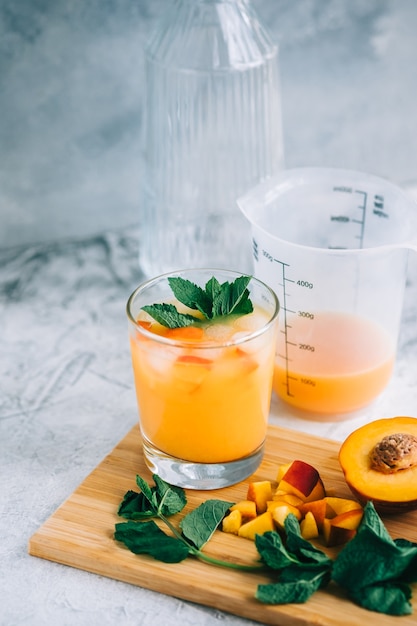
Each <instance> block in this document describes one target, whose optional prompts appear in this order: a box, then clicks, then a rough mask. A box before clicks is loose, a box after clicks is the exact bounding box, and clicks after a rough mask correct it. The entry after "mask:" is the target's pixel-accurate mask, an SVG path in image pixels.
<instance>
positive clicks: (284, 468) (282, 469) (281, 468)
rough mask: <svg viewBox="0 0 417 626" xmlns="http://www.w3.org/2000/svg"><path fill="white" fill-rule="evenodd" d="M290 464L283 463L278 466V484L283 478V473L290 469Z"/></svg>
mask: <svg viewBox="0 0 417 626" xmlns="http://www.w3.org/2000/svg"><path fill="white" fill-rule="evenodd" d="M291 463H292V461H291ZM291 463H285V464H284V465H279V466H278V472H277V483H279V482H280V481H281V479H282V477H283V476H284V474H285V472H286V471H287V470H288V468H289V467H290V465H291Z"/></svg>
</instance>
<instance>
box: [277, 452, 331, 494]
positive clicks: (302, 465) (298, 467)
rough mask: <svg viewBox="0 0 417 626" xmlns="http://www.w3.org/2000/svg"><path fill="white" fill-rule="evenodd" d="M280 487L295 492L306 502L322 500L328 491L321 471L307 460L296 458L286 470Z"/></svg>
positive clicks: (288, 491)
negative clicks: (325, 488) (321, 476)
mask: <svg viewBox="0 0 417 626" xmlns="http://www.w3.org/2000/svg"><path fill="white" fill-rule="evenodd" d="M278 489H280V490H283V491H286V492H287V493H293V494H295V495H296V496H298V497H299V498H301V499H302V500H303V501H304V502H311V501H312V500H320V498H324V497H325V495H326V493H325V490H324V485H323V482H322V480H321V478H320V474H319V472H318V471H317V470H316V468H315V467H313V466H312V465H310V464H309V463H306V462H305V461H299V460H295V461H293V462H292V463H291V465H290V467H289V468H288V469H287V471H286V472H285V474H284V476H283V477H282V479H281V480H280V482H279V484H278Z"/></svg>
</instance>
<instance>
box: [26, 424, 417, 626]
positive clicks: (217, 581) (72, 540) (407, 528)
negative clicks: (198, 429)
mask: <svg viewBox="0 0 417 626" xmlns="http://www.w3.org/2000/svg"><path fill="white" fill-rule="evenodd" d="M338 449H339V444H338V443H336V442H333V441H329V440H326V439H321V438H318V437H313V436H311V435H305V434H303V433H299V432H294V431H291V430H286V429H282V428H277V427H274V426H270V427H269V431H268V438H267V444H266V452H265V457H264V460H263V462H262V464H261V466H260V467H259V469H258V471H257V472H256V474H254V475H253V476H251V477H250V479H247V480H246V481H243V482H242V483H239V484H238V485H234V486H232V487H228V488H226V489H222V490H217V491H209V492H207V491H190V490H187V499H188V504H187V507H186V509H185V511H184V512H187V511H188V510H190V509H192V508H195V507H196V506H198V505H199V504H200V503H201V502H202V501H204V500H206V499H208V498H219V499H223V500H227V501H237V500H240V499H244V498H245V496H246V491H247V484H248V482H249V480H274V479H275V476H276V471H277V466H278V465H279V464H282V463H287V462H289V461H292V460H293V459H296V458H299V459H302V460H304V461H307V462H309V463H311V464H313V465H314V466H315V467H317V469H318V470H319V471H320V474H321V476H322V478H323V480H324V483H325V486H326V488H327V489H328V490H332V491H334V492H335V493H336V494H337V495H339V496H345V497H351V494H350V492H349V489H348V488H347V486H346V484H345V482H344V479H343V475H342V473H341V470H340V468H339V464H338V460H337V454H338ZM136 474H140V475H141V476H143V477H144V478H146V479H148V480H151V475H150V473H149V470H148V469H147V467H146V465H145V462H144V459H143V455H142V452H141V438H140V433H139V428H138V427H137V426H135V427H134V428H132V430H131V431H130V432H129V433H128V434H127V435H126V437H124V439H122V441H120V443H119V444H118V445H117V446H116V447H115V448H114V450H112V452H111V453H110V454H109V455H108V456H106V457H105V459H103V461H102V462H101V463H100V464H99V465H98V466H97V467H96V469H95V470H94V471H93V472H92V473H91V474H90V475H89V476H87V478H86V479H85V480H84V482H83V483H82V484H81V485H80V486H79V487H78V488H77V489H76V490H75V492H74V493H73V494H72V495H71V496H70V497H69V498H68V499H67V500H66V501H65V502H64V503H63V504H62V505H61V506H60V507H59V508H58V509H57V511H56V512H55V513H54V514H53V515H52V516H51V517H50V518H49V519H48V520H47V521H46V522H45V523H44V524H43V526H42V527H41V528H40V529H39V530H38V531H37V532H36V533H35V534H34V535H33V536H32V537H31V539H30V541H29V553H30V554H31V555H33V556H37V557H41V558H44V559H49V560H51V561H56V562H59V563H62V564H65V565H69V566H71V567H76V568H79V569H83V570H87V571H89V572H93V573H96V574H100V575H103V576H108V577H110V578H115V579H117V580H120V581H124V582H127V583H131V584H133V585H138V586H141V587H144V588H148V589H152V590H155V591H158V592H161V593H164V594H167V595H172V596H175V597H177V598H182V599H183V600H189V601H192V602H196V603H200V604H204V605H207V606H213V607H216V608H217V609H220V610H223V611H226V612H229V613H232V614H235V615H238V616H241V617H245V618H249V619H252V620H254V621H259V622H261V623H264V624H280V625H281V626H300V625H303V626H306V625H309V626H311V625H317V626H319V625H322V626H332V625H335V626H336V625H337V626H342V625H346V626H347V625H349V626H356V625H357V626H362V625H363V624H364V623H365V622H366V620H369V619H375V620H378V624H379V625H380V626H385V625H387V626H388V625H392V623H393V619H394V618H392V617H389V616H386V615H380V614H376V613H371V612H369V611H365V610H364V609H361V608H359V607H357V606H355V605H354V604H352V603H351V602H350V601H348V600H347V599H346V597H345V595H344V593H343V591H342V590H341V589H339V588H338V587H337V586H336V585H333V584H331V585H330V586H329V587H328V588H327V589H326V590H323V591H319V592H317V593H316V594H315V595H314V596H313V597H312V598H311V599H310V600H309V601H308V602H307V603H305V604H288V605H281V606H270V605H263V604H261V603H259V602H258V601H257V600H255V598H254V593H255V590H256V587H257V585H258V584H259V583H266V582H270V581H271V579H270V578H268V576H266V575H264V574H257V573H253V574H248V573H242V572H238V571H233V570H224V569H222V568H218V567H215V566H210V565H207V564H204V563H201V562H199V561H197V560H193V559H191V558H190V559H186V560H185V561H183V562H182V563H179V564H166V563H160V562H158V561H155V560H154V559H152V558H150V557H147V556H137V555H134V554H133V553H131V552H130V551H128V550H127V549H126V548H125V547H124V546H123V545H121V544H120V543H118V542H116V541H114V539H113V533H114V525H115V524H116V523H117V522H120V521H123V520H122V519H121V518H119V517H118V516H117V509H118V506H119V503H120V502H121V500H122V499H123V496H124V494H125V493H126V491H128V490H129V489H133V490H137V486H136V482H135V477H136ZM384 521H385V523H386V525H387V528H388V529H389V531H390V532H391V535H392V536H393V537H405V538H407V539H409V540H411V541H417V512H416V511H415V512H410V513H406V514H403V515H401V516H395V517H391V518H389V519H388V518H386V519H384ZM205 549H206V551H207V553H209V554H211V555H213V556H217V557H221V558H223V559H227V558H230V559H231V560H241V561H242V562H246V563H247V562H250V561H251V560H253V559H256V558H257V553H256V549H255V546H254V544H253V543H252V542H251V541H249V540H247V539H242V538H239V537H235V536H232V535H228V534H225V533H222V532H217V533H215V536H214V537H213V539H212V540H211V541H210V542H209V544H208V545H207V546H206V548H205ZM416 587H417V586H416V585H413V592H414V596H415V597H414V599H413V608H414V614H412V615H410V616H403V617H401V620H400V621H401V626H409V625H411V624H413V625H414V626H416V624H417V597H416V596H417V593H416V592H417V588H416Z"/></svg>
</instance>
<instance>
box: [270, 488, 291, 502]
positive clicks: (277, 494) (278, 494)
mask: <svg viewBox="0 0 417 626" xmlns="http://www.w3.org/2000/svg"><path fill="white" fill-rule="evenodd" d="M287 495H288V491H284V490H283V489H277V490H276V491H275V492H274V495H273V496H272V499H273V500H281V499H282V496H287Z"/></svg>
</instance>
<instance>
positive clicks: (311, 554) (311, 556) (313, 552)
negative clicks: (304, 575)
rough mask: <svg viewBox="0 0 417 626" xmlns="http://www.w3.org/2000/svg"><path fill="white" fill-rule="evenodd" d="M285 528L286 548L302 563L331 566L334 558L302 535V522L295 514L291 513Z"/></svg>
mask: <svg viewBox="0 0 417 626" xmlns="http://www.w3.org/2000/svg"><path fill="white" fill-rule="evenodd" d="M284 528H285V532H286V542H285V545H286V548H287V550H288V552H290V553H291V554H292V555H293V556H295V557H296V558H297V559H298V561H299V562H300V565H307V564H311V565H312V566H313V567H314V566H316V565H323V566H327V567H329V568H331V566H332V563H333V561H332V559H330V558H329V557H328V556H327V554H325V553H324V552H323V551H322V550H319V549H318V548H316V547H315V546H314V545H313V544H312V543H311V542H310V541H307V540H306V539H304V538H303V537H302V536H301V530H300V524H299V522H298V520H297V518H296V517H295V515H292V514H290V515H288V516H287V518H286V520H285V522H284Z"/></svg>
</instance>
